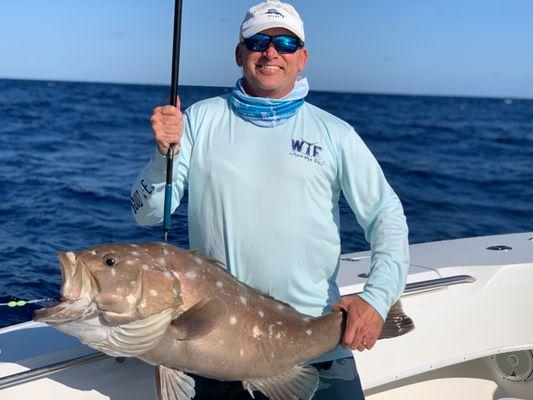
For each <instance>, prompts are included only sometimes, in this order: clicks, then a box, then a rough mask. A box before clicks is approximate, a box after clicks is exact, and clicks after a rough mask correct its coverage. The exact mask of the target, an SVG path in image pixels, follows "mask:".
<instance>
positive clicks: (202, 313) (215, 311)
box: [171, 297, 226, 340]
mask: <svg viewBox="0 0 533 400" xmlns="http://www.w3.org/2000/svg"><path fill="white" fill-rule="evenodd" d="M225 316H226V304H225V303H224V302H223V301H222V300H221V299H220V298H218V297H214V298H211V299H203V300H201V301H199V302H198V303H196V304H195V305H194V306H192V307H191V308H189V309H188V310H187V311H185V312H183V313H182V314H180V315H179V316H178V317H177V318H176V319H175V320H174V321H172V324H171V325H172V326H173V327H174V329H175V332H176V336H177V338H178V339H180V340H191V339H197V338H199V337H202V336H205V335H207V334H208V333H210V332H211V331H212V330H213V329H215V328H216V327H217V326H218V325H219V323H220V322H221V321H222V320H223V319H224V318H225Z"/></svg>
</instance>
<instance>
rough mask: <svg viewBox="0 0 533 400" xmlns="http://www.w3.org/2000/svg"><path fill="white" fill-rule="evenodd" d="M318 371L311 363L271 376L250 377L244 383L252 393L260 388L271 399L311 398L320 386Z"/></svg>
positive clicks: (245, 387) (303, 399)
mask: <svg viewBox="0 0 533 400" xmlns="http://www.w3.org/2000/svg"><path fill="white" fill-rule="evenodd" d="M318 379H319V376H318V371H317V370H316V369H315V368H314V367H312V366H310V365H298V366H296V367H294V368H293V369H291V370H289V371H286V372H284V373H282V374H279V375H275V376H272V377H269V378H261V379H249V380H247V381H243V383H242V385H243V386H244V389H246V390H247V391H248V392H249V393H250V394H252V393H253V391H254V390H259V391H260V392H262V393H263V394H264V395H266V396H268V398H269V399H270V400H289V399H291V400H293V399H294V400H296V399H301V400H309V399H311V398H312V397H313V395H314V394H315V391H316V389H317V387H318Z"/></svg>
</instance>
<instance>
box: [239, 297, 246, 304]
mask: <svg viewBox="0 0 533 400" xmlns="http://www.w3.org/2000/svg"><path fill="white" fill-rule="evenodd" d="M240 299H241V303H242V304H246V297H244V296H241V297H240Z"/></svg>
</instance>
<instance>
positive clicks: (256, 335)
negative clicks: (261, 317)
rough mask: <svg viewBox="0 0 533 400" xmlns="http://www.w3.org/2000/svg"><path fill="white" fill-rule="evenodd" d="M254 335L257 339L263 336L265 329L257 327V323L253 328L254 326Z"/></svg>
mask: <svg viewBox="0 0 533 400" xmlns="http://www.w3.org/2000/svg"><path fill="white" fill-rule="evenodd" d="M252 336H253V337H254V338H256V339H259V338H260V337H261V336H263V331H262V330H261V329H259V328H258V327H257V325H255V326H254V327H253V328H252Z"/></svg>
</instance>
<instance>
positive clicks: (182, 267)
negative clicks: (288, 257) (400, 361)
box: [35, 243, 413, 400]
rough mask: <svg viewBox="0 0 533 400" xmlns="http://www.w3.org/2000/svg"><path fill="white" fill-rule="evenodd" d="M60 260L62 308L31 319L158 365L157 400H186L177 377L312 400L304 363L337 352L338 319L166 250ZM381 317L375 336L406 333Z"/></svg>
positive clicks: (152, 246)
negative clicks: (312, 314) (197, 377)
mask: <svg viewBox="0 0 533 400" xmlns="http://www.w3.org/2000/svg"><path fill="white" fill-rule="evenodd" d="M59 262H60V265H61V273H62V276H63V283H62V286H61V295H62V298H61V301H60V303H59V304H57V305H55V306H53V307H50V308H46V309H42V310H38V311H37V312H36V313H35V320H36V321H41V322H44V323H47V324H49V325H51V326H53V327H54V328H56V329H58V330H59V331H61V332H65V333H67V334H70V335H73V336H75V337H77V338H79V340H80V341H81V342H82V343H85V344H87V345H89V346H90V347H93V348H95V349H97V350H100V351H102V352H104V353H106V354H109V355H111V356H123V357H137V358H139V359H141V360H143V361H145V362H147V363H149V364H152V365H154V366H156V373H155V376H156V381H157V382H156V388H157V396H158V398H159V399H162V400H187V399H192V398H193V397H194V395H195V390H194V379H193V378H192V377H190V376H189V375H186V374H185V372H190V373H193V374H198V375H202V376H205V377H208V378H215V379H219V380H238V381H242V383H243V386H244V388H245V389H247V390H248V391H249V392H250V394H253V391H254V390H258V391H261V392H262V393H264V394H265V395H266V396H268V397H269V398H270V399H273V400H287V399H310V398H311V397H312V396H313V394H314V392H315V390H316V388H317V386H318V380H319V376H318V372H317V370H316V369H315V368H314V367H313V366H311V365H306V364H305V362H306V361H308V360H311V359H314V358H316V357H318V356H320V355H322V354H323V353H325V352H327V351H329V350H331V349H333V348H334V347H336V346H337V345H338V344H339V343H340V341H341V338H342V334H343V330H344V326H345V318H344V316H343V312H340V311H339V312H334V313H331V314H328V315H324V316H321V317H316V318H315V317H310V316H308V315H304V314H301V313H300V312H298V311H296V310H295V309H294V308H293V307H291V306H290V305H288V304H286V303H283V302H281V301H278V300H276V299H274V298H272V297H269V296H267V295H264V294H263V293H261V292H259V291H257V290H255V289H253V288H251V287H249V286H247V285H245V284H243V283H241V282H239V281H238V280H237V279H235V277H233V276H232V275H231V274H230V273H229V272H228V271H227V270H226V268H225V267H224V266H223V265H222V264H220V263H219V262H217V261H216V260H213V259H211V258H209V257H206V256H204V255H202V254H200V253H199V252H198V251H185V250H182V249H179V248H177V247H174V246H172V245H169V244H165V243H145V244H106V245H99V246H96V247H94V248H91V249H88V250H85V251H82V252H62V253H59ZM389 317H390V318H389ZM389 317H388V318H387V321H386V323H385V327H384V330H383V333H382V336H381V337H390V336H395V335H398V334H402V333H405V332H407V331H409V330H410V329H412V328H413V325H412V321H410V319H409V318H408V317H406V316H405V315H404V314H403V313H402V311H401V308H399V307H398V306H396V307H393V310H391V313H389Z"/></svg>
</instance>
